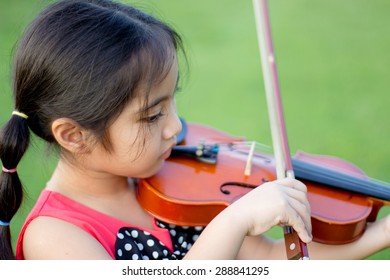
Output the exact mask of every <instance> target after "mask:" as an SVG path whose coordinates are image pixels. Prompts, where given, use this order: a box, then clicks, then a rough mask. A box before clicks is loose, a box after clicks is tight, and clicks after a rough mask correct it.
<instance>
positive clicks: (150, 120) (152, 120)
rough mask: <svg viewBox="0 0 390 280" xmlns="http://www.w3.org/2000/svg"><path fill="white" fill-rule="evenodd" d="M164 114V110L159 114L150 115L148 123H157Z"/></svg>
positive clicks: (147, 119)
mask: <svg viewBox="0 0 390 280" xmlns="http://www.w3.org/2000/svg"><path fill="white" fill-rule="evenodd" d="M162 116H164V114H163V113H162V112H159V113H158V114H156V115H152V116H149V117H147V118H146V121H147V122H148V123H155V122H157V121H158V120H159V119H160V118H161V117H162Z"/></svg>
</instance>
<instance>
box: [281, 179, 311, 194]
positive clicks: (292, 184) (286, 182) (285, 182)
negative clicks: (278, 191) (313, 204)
mask: <svg viewBox="0 0 390 280" xmlns="http://www.w3.org/2000/svg"><path fill="white" fill-rule="evenodd" d="M275 183H276V184H278V185H280V186H283V187H288V188H292V189H295V190H299V191H303V192H307V187H306V185H305V184H304V183H302V182H301V181H299V180H296V179H292V178H284V179H280V180H277V181H275Z"/></svg>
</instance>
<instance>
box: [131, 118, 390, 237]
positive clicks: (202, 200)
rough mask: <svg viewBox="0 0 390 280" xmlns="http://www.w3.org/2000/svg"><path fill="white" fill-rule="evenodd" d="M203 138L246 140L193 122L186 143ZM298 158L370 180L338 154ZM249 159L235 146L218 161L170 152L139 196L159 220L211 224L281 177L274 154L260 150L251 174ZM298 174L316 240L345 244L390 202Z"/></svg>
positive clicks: (221, 153)
mask: <svg viewBox="0 0 390 280" xmlns="http://www.w3.org/2000/svg"><path fill="white" fill-rule="evenodd" d="M201 140H203V141H205V142H206V143H211V144H212V143H227V144H228V143H233V142H235V143H237V142H240V141H242V142H244V141H245V139H244V138H241V137H234V136H231V135H229V134H226V133H224V132H221V131H218V130H216V129H213V128H210V127H207V126H204V125H199V124H188V129H187V131H186V135H185V139H184V140H183V141H182V143H180V145H181V146H196V145H198V143H199V141H201ZM293 158H294V160H298V161H299V162H300V163H311V164H314V166H316V165H317V164H318V165H321V166H323V165H324V164H325V165H326V166H327V168H329V169H333V170H336V171H337V170H343V172H345V170H346V171H347V172H348V174H349V176H353V177H356V178H358V179H359V180H360V181H363V183H364V182H365V181H367V182H368V180H367V178H366V176H365V175H364V173H363V172H362V171H361V170H360V169H359V168H357V167H356V166H354V165H352V164H350V163H348V162H346V161H343V160H341V159H338V158H335V157H329V156H317V155H308V154H304V153H302V152H300V153H298V154H296V155H295V156H294V157H293ZM247 161H248V154H247V153H244V152H241V151H231V150H229V149H227V150H220V151H219V152H218V159H217V162H216V164H208V163H204V162H202V161H199V160H194V159H193V158H191V157H186V156H182V157H180V156H179V157H177V156H176V157H170V158H169V159H168V160H167V161H166V162H165V164H164V166H163V168H162V169H161V170H160V171H159V172H158V173H157V174H156V175H154V176H152V177H150V178H147V179H142V180H140V185H139V187H138V191H137V196H138V200H139V202H140V204H141V205H142V206H143V207H144V209H145V210H147V211H148V212H150V213H151V214H152V215H153V216H155V217H156V218H157V219H159V220H162V221H165V222H168V223H172V224H176V225H182V226H198V225H201V226H205V225H207V224H208V223H209V222H210V221H211V220H212V219H213V218H214V217H215V216H216V215H218V214H219V213H220V212H221V211H222V210H223V209H224V208H226V207H227V206H229V205H230V204H231V203H233V202H234V201H235V200H237V199H239V198H240V197H242V196H243V195H245V194H246V193H248V192H249V191H251V189H252V188H254V187H261V185H262V184H263V183H265V182H267V181H272V180H275V179H276V171H275V162H274V157H273V156H272V155H270V154H267V153H263V152H256V153H255V155H254V157H253V161H252V166H251V173H250V175H249V176H248V175H245V174H244V170H245V167H246V165H247ZM294 171H295V169H294ZM296 178H297V179H299V180H301V181H302V182H303V183H305V184H306V186H307V189H308V199H309V202H310V206H311V222H312V234H313V240H314V241H317V242H321V243H326V244H343V243H348V242H352V241H354V240H356V239H358V238H359V237H360V236H361V235H362V234H363V233H364V230H365V228H366V224H367V222H371V221H374V220H375V219H376V217H377V214H378V211H379V209H380V208H381V206H383V205H384V204H386V201H387V200H384V199H378V198H373V197H370V196H367V195H363V194H358V193H354V192H351V191H349V190H342V189H337V188H334V187H329V186H328V185H326V184H319V183H317V182H313V181H311V180H305V179H304V178H300V177H299V176H296ZM389 190H390V189H389ZM389 190H386V191H389Z"/></svg>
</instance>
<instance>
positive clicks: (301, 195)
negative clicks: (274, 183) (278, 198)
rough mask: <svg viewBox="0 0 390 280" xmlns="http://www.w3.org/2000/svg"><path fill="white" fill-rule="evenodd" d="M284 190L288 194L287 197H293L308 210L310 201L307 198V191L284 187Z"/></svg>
mask: <svg viewBox="0 0 390 280" xmlns="http://www.w3.org/2000/svg"><path fill="white" fill-rule="evenodd" d="M284 192H285V193H286V194H287V195H288V197H289V198H291V199H295V200H297V201H299V202H300V203H302V204H304V205H305V207H306V208H307V209H308V210H309V211H310V203H309V200H308V199H307V193H306V192H303V191H299V190H296V189H291V188H286V189H285V190H284Z"/></svg>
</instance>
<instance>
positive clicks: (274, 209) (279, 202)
mask: <svg viewBox="0 0 390 280" xmlns="http://www.w3.org/2000/svg"><path fill="white" fill-rule="evenodd" d="M306 193H307V189H306V186H305V185H304V184H303V183H301V182H300V181H298V180H295V179H288V178H286V179H282V180H277V181H273V182H268V183H265V184H263V185H261V186H259V187H257V188H256V189H254V190H253V191H251V192H249V193H248V194H246V195H245V196H243V197H241V198H240V199H239V200H237V201H235V202H234V203H233V204H231V205H230V206H229V207H228V208H227V209H226V210H227V211H229V212H230V213H229V215H232V216H231V217H232V219H233V222H234V225H237V226H242V227H243V228H244V229H245V230H246V234H247V235H251V236H253V235H260V234H262V233H264V232H266V231H267V230H269V229H270V228H272V227H273V226H275V225H284V224H288V225H290V226H292V227H293V228H294V230H295V231H296V232H297V233H298V235H299V237H300V238H301V240H302V241H303V242H306V243H307V242H310V241H311V239H312V236H311V222H310V205H309V202H308V200H307V195H306Z"/></svg>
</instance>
